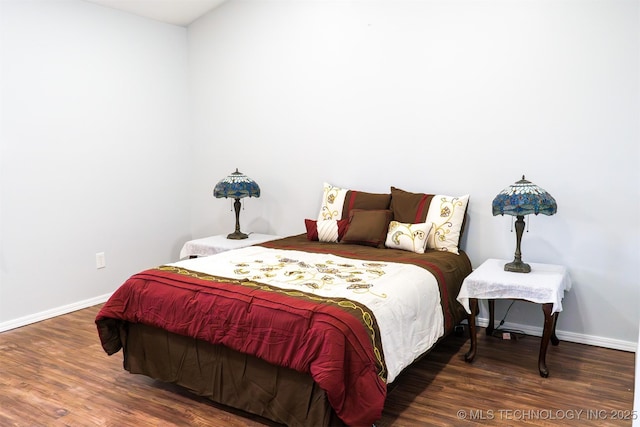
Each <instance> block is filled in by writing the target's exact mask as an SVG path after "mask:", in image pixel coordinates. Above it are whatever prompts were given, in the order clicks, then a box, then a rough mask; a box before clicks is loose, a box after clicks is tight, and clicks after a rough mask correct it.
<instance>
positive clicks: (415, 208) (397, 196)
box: [389, 187, 433, 224]
mask: <svg viewBox="0 0 640 427" xmlns="http://www.w3.org/2000/svg"><path fill="white" fill-rule="evenodd" d="M432 199H433V194H423V193H411V192H409V191H404V190H401V189H399V188H396V187H391V205H390V207H389V209H391V211H392V212H393V220H394V221H398V222H402V223H405V224H417V223H422V222H425V219H426V218H427V211H428V210H429V205H430V204H431V200H432Z"/></svg>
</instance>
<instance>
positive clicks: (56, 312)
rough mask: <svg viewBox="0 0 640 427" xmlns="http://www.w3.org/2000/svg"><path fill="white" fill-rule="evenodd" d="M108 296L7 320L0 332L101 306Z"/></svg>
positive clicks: (1, 324) (2, 324)
mask: <svg viewBox="0 0 640 427" xmlns="http://www.w3.org/2000/svg"><path fill="white" fill-rule="evenodd" d="M110 296H111V294H105V295H100V296H97V297H94V298H89V299H86V300H84V301H78V302H75V303H73V304H68V305H63V306H61V307H56V308H52V309H51V310H45V311H41V312H40V313H35V314H30V315H29V316H24V317H20V318H18V319H13V320H9V321H8V322H2V323H0V332H4V331H8V330H10V329H15V328H20V327H22V326H26V325H30V324H32V323H36V322H40V321H42V320H47V319H51V318H52V317H57V316H61V315H63V314H67V313H71V312H72V311H77V310H82V309H83V308H87V307H92V306H94V305H97V304H101V303H103V302H105V301H107V300H108V299H109V297H110Z"/></svg>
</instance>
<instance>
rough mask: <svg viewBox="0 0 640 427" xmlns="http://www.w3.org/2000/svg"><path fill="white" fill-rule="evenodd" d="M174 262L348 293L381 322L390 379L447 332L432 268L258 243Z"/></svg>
mask: <svg viewBox="0 0 640 427" xmlns="http://www.w3.org/2000/svg"><path fill="white" fill-rule="evenodd" d="M170 265H172V266H177V267H182V268H186V269H190V270H193V271H198V272H201V273H205V274H210V275H214V276H220V277H228V278H235V279H250V280H253V281H257V282H261V283H265V284H268V285H271V286H278V287H280V288H285V289H297V290H301V291H304V292H307V293H312V294H316V295H321V296H325V297H327V296H330V297H344V298H348V299H351V300H354V301H357V302H360V303H362V304H364V305H366V306H367V307H369V309H370V310H371V311H372V312H373V313H374V315H375V317H376V320H377V321H378V328H379V329H380V335H381V341H382V348H383V352H384V358H385V362H386V366H387V371H388V376H387V382H392V381H393V380H394V379H395V378H396V377H397V375H398V374H399V373H400V372H401V371H402V370H403V369H404V368H405V367H407V366H408V365H410V364H411V363H412V362H413V361H414V360H415V359H416V358H417V357H418V356H420V355H421V354H422V353H424V352H425V351H427V350H428V349H429V348H431V347H432V346H433V344H435V342H436V341H437V340H438V338H440V337H441V336H442V335H443V334H444V316H443V313H442V307H441V305H440V292H439V290H438V284H437V281H436V279H435V277H434V276H433V275H432V274H431V273H430V272H428V271H427V270H425V269H423V268H420V267H417V266H414V265H409V264H400V263H390V262H372V261H364V260H355V259H350V258H343V257H338V256H335V255H330V254H315V253H308V252H301V251H292V250H280V249H269V248H263V247H260V246H250V247H247V248H242V249H236V250H232V251H228V252H223V253H220V254H216V255H212V256H209V257H203V258H194V259H188V260H183V261H179V262H176V263H173V264H170Z"/></svg>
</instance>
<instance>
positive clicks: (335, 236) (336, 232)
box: [304, 219, 349, 242]
mask: <svg viewBox="0 0 640 427" xmlns="http://www.w3.org/2000/svg"><path fill="white" fill-rule="evenodd" d="M304 225H305V227H306V228H307V239H308V240H315V241H320V242H339V241H340V240H342V236H344V233H345V231H347V226H348V225H349V220H348V219H338V220H335V219H328V220H322V221H316V220H315V219H305V220H304Z"/></svg>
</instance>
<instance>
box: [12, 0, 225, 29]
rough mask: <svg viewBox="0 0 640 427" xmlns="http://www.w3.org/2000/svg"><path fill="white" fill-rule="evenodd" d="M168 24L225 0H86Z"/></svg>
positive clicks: (184, 23)
mask: <svg viewBox="0 0 640 427" xmlns="http://www.w3.org/2000/svg"><path fill="white" fill-rule="evenodd" d="M0 1H1V0H0ZM86 1H88V2H90V3H95V4H99V5H102V6H106V7H111V8H113V9H119V10H123V11H125V12H129V13H133V14H135V15H139V16H144V17H146V18H150V19H154V20H156V21H160V22H166V23H168V24H173V25H179V26H181V27H186V26H188V25H189V24H191V23H192V22H193V21H195V20H196V19H198V18H200V17H201V16H202V15H204V14H205V13H207V12H209V11H210V10H212V9H214V8H216V7H218V6H219V5H220V4H222V3H224V2H225V1H226V0H86Z"/></svg>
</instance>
